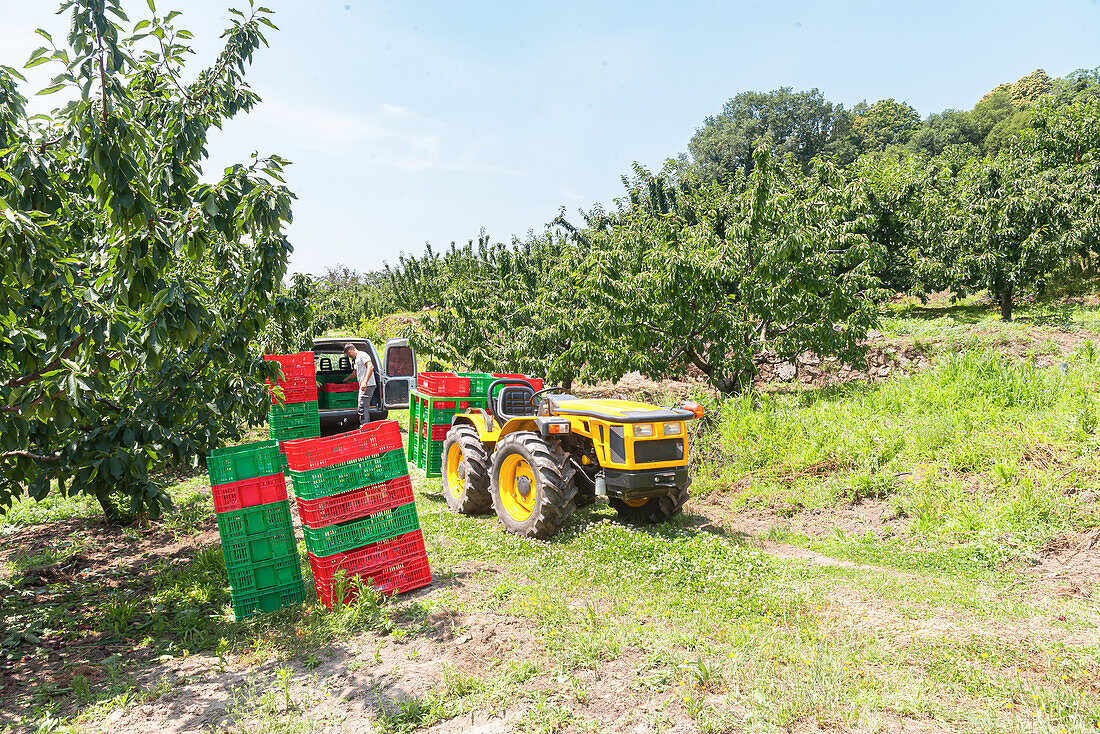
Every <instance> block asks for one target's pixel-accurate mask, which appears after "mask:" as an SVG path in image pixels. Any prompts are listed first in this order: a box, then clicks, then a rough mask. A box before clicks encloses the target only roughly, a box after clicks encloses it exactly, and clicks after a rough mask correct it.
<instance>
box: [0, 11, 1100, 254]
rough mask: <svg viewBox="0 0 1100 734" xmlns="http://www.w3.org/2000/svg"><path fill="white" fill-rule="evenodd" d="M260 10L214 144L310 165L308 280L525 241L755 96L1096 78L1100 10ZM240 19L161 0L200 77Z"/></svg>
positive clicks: (928, 102) (4, 47) (928, 90)
mask: <svg viewBox="0 0 1100 734" xmlns="http://www.w3.org/2000/svg"><path fill="white" fill-rule="evenodd" d="M265 4H266V5H268V6H269V7H271V8H272V9H273V10H275V11H276V15H275V22H276V23H277V24H278V25H279V27H280V29H281V30H280V31H279V32H272V33H270V34H269V41H270V43H271V48H269V49H264V50H262V51H261V52H260V53H259V54H258V55H257V57H256V59H255V63H254V65H253V67H252V69H251V70H250V71H249V79H250V82H251V84H252V86H253V88H254V89H255V90H256V91H257V92H258V93H259V94H260V95H261V96H262V97H263V98H264V100H265V103H264V105H262V106H261V108H259V109H258V110H256V111H254V112H253V113H252V114H251V115H249V116H247V117H243V118H238V119H237V120H234V121H232V122H230V123H229V124H228V125H227V127H226V129H225V130H224V131H222V132H218V133H216V134H215V135H214V138H213V142H212V146H211V155H212V161H211V165H212V166H217V167H219V168H220V167H221V166H224V165H227V164H229V163H231V162H233V161H236V160H245V159H246V158H247V156H248V155H249V154H250V153H251V152H252V151H253V150H259V151H260V152H264V153H266V152H275V153H279V154H280V155H283V156H284V157H287V158H289V159H290V160H291V161H292V162H293V165H292V166H291V167H290V169H288V182H289V185H290V186H291V188H292V189H293V190H294V191H295V193H297V195H298V197H299V198H298V201H297V203H296V205H295V222H294V224H293V226H292V228H291V237H292V240H293V242H294V246H295V252H294V255H293V256H292V260H291V266H292V269H294V270H300V271H305V272H313V273H320V272H322V271H323V269H324V267H325V266H331V265H336V264H340V263H342V264H345V265H348V266H350V267H353V268H356V269H358V270H369V269H373V268H377V267H380V266H381V265H382V263H383V261H389V262H391V263H392V262H394V261H395V260H396V258H397V255H398V254H399V253H401V252H406V253H419V252H420V251H422V249H423V246H424V243H425V242H431V243H432V244H433V245H434V246H444V245H446V244H448V243H450V242H451V241H452V240H456V241H459V242H465V241H466V240H468V239H471V238H476V237H477V235H478V233H479V232H480V230H481V229H482V228H484V229H485V230H486V231H487V232H488V233H489V234H490V235H491V236H492V237H493V238H494V239H498V240H507V239H509V238H510V237H511V236H512V235H513V234H516V235H519V236H521V237H522V236H523V235H525V234H526V232H527V231H528V230H530V229H536V230H537V229H540V228H541V227H542V226H543V224H544V223H545V222H547V221H549V220H550V219H552V218H553V217H554V216H555V215H556V214H557V212H558V210H559V208H560V207H565V208H566V210H567V211H568V212H569V213H575V212H576V211H577V209H578V208H581V207H583V208H587V207H590V206H591V205H592V204H594V203H596V202H609V201H610V200H611V199H612V198H614V197H616V196H618V195H619V194H620V191H621V183H620V177H621V176H622V175H623V174H624V173H627V172H629V170H630V166H631V163H632V162H633V161H638V162H640V163H642V164H644V165H647V166H650V167H660V165H661V164H662V163H663V161H664V160H665V159H666V158H669V157H672V156H675V155H677V154H678V153H680V152H681V151H683V150H685V149H686V147H687V142H688V140H689V138H690V137H691V135H692V133H693V132H694V130H695V129H696V128H697V127H698V126H699V125H700V124H701V123H702V121H703V118H705V117H706V116H707V115H709V114H714V113H716V112H718V111H719V110H720V109H721V107H722V104H723V103H724V102H725V101H726V100H727V99H729V98H730V97H732V96H733V95H735V94H737V93H738V92H741V91H745V90H769V89H774V88H776V87H779V86H792V87H794V88H795V89H809V88H811V87H817V88H819V89H820V90H821V91H822V92H823V93H824V94H825V96H826V97H827V98H829V99H831V100H833V101H835V102H841V103H843V104H845V105H847V106H851V105H854V104H856V103H857V102H859V101H860V100H863V99H867V100H869V101H874V100H876V99H880V98H883V97H895V98H897V99H904V100H906V101H907V102H909V103H910V104H912V105H913V106H914V107H916V108H917V110H918V111H919V112H920V113H921V115H922V116H926V115H928V114H929V113H931V112H938V111H941V110H943V109H945V108H950V107H956V108H970V107H971V106H973V104H974V103H975V102H976V101H977V100H978V99H979V98H980V97H981V96H982V95H983V94H984V93H985V92H986V91H988V90H989V89H991V88H992V87H993V86H995V85H996V84H998V83H1000V82H1003V81H1013V80H1015V79H1017V78H1019V77H1021V76H1023V75H1025V74H1027V73H1030V72H1031V71H1032V70H1033V69H1035V68H1037V67H1042V68H1044V69H1046V70H1047V72H1048V73H1050V74H1051V75H1052V76H1061V75H1063V74H1066V73H1067V72H1069V71H1072V70H1073V69H1076V68H1081V67H1089V68H1091V67H1096V66H1100V53H1098V44H1097V39H1100V4H1097V2H1096V1H1095V0H1063V1H1059V0H1053V1H1051V2H1043V3H1036V2H959V1H958V0H955V1H954V2H934V1H930V2H882V1H879V2H784V1H782V0H780V1H776V2H763V1H761V2H751V3H745V2H736V3H735V2H691V1H684V2H679V3H670V2H667V1H666V2H638V1H636V2H592V1H591V0H590V1H589V2H528V3H517V2H465V3H460V2H453V1H452V2H444V1H441V0H436V2H431V3H428V2H414V1H412V0H405V1H404V2H396V1H395V2H363V1H361V0H340V1H339V2H329V1H328V0H266V2H265ZM230 5H236V6H237V7H241V8H242V9H243V6H244V3H242V2H237V3H233V2H227V1H226V0H222V1H221V2H212V1H210V0H177V1H176V2H174V3H172V2H169V0H158V3H157V7H158V10H161V11H166V10H168V9H172V8H178V9H180V10H182V11H183V12H184V24H183V25H184V27H187V28H189V29H190V30H192V31H193V32H194V33H195V34H196V50H197V54H196V64H197V65H206V64H208V63H209V62H210V61H211V60H212V59H213V58H214V56H215V55H216V53H217V50H218V45H217V44H218V39H217V36H218V35H219V33H220V31H221V30H222V29H223V28H224V27H225V26H226V22H227V15H226V13H225V8H226V7H228V6H230ZM56 6H57V3H56V2H53V0H23V1H21V2H16V1H15V0H0V10H2V11H3V12H2V17H3V23H2V24H0V63H5V64H10V65H13V66H21V65H22V62H23V61H24V60H25V59H26V57H27V55H28V54H29V53H30V51H31V50H32V49H33V48H34V47H36V46H37V45H39V44H38V43H36V41H37V40H38V39H37V37H36V36H34V34H33V30H34V28H35V27H38V26H42V27H46V28H47V29H57V30H58V33H59V35H60V34H63V32H64V28H65V21H64V19H63V18H58V17H56V16H54V15H53V11H54V9H55V8H56ZM124 7H125V8H127V9H128V10H129V11H130V13H131V17H132V19H134V20H136V19H137V18H139V17H142V15H143V13H145V12H146V11H147V6H146V4H145V2H144V1H143V0H130V1H129V2H126V3H125V4H124ZM46 68H48V67H47V66H43V67H38V68H37V69H34V70H32V71H35V72H37V71H40V70H44V69H46ZM196 68H198V67H197V66H196ZM32 81H41V77H32ZM43 99H50V98H43Z"/></svg>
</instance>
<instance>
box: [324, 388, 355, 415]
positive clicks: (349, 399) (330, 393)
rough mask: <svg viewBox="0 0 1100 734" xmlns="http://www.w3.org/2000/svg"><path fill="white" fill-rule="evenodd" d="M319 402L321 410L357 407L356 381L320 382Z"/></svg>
mask: <svg viewBox="0 0 1100 734" xmlns="http://www.w3.org/2000/svg"><path fill="white" fill-rule="evenodd" d="M319 397H320V403H321V408H322V409H323V410H347V409H349V408H358V407H359V383H358V382H322V383H321V385H320V392H319Z"/></svg>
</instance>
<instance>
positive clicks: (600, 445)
mask: <svg viewBox="0 0 1100 734" xmlns="http://www.w3.org/2000/svg"><path fill="white" fill-rule="evenodd" d="M548 417H552V418H565V419H567V420H568V421H569V426H570V432H571V433H572V434H573V435H576V436H584V437H585V438H589V439H591V440H592V445H593V447H594V449H595V452H596V458H597V461H598V463H599V465H600V466H602V467H604V468H608V469H617V470H620V471H631V470H654V469H676V468H680V467H685V466H687V465H688V462H689V456H690V454H689V446H688V436H687V425H686V423H685V421H686V420H690V419H691V418H692V417H693V416H692V415H691V414H690V413H687V412H686V411H683V410H672V409H669V408H662V407H660V406H657V405H651V404H649V403H640V402H636V401H633V400H614V399H611V400H584V399H578V398H572V397H570V398H569V399H568V400H563V399H561V396H557V395H555V396H551V397H550V404H549V410H548ZM454 422H455V423H456V424H458V423H466V424H469V425H472V426H473V427H474V428H475V429H476V430H477V433H478V438H480V439H481V442H482V443H483V444H485V445H486V446H487V447H492V446H494V445H495V444H496V443H497V441H499V440H500V439H501V438H503V437H504V436H507V435H508V434H509V433H515V432H516V431H537V430H538V427H537V424H536V422H535V417H534V416H531V417H522V418H512V419H511V420H509V421H508V422H506V423H504V424H503V425H497V424H496V422H495V421H494V420H493V419H492V418H491V417H490V415H489V413H488V412H486V411H484V410H481V409H478V408H475V409H472V410H469V411H467V412H465V413H462V414H461V415H458V416H456V417H455V419H454Z"/></svg>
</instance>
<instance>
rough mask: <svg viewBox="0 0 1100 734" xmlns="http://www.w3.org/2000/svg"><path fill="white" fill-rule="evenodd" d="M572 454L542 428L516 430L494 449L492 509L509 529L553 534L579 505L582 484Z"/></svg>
mask: <svg viewBox="0 0 1100 734" xmlns="http://www.w3.org/2000/svg"><path fill="white" fill-rule="evenodd" d="M571 469H573V467H572V466H571V464H570V463H569V457H568V455H567V454H566V453H565V452H564V451H562V449H561V447H560V446H558V445H556V444H555V445H553V446H551V445H550V444H548V443H547V442H546V441H545V440H544V439H543V438H542V437H541V436H539V435H538V434H537V433H533V432H531V431H517V432H516V433H510V434H508V435H507V436H505V437H504V438H502V439H501V440H500V441H498V442H497V448H496V451H495V452H493V468H492V472H491V474H492V481H491V493H492V497H493V509H495V510H496V513H497V517H499V518H500V521H501V522H502V523H504V527H506V528H508V530H509V531H511V532H513V533H515V534H517V535H522V536H523V537H525V538H549V537H550V536H552V535H554V534H555V533H557V532H558V530H560V529H561V527H562V526H563V525H565V522H566V521H567V520H568V519H569V516H570V515H572V514H573V511H574V510H575V509H576V507H577V506H576V501H575V499H576V494H577V488H576V486H575V485H574V483H573V472H572V471H570V470H571Z"/></svg>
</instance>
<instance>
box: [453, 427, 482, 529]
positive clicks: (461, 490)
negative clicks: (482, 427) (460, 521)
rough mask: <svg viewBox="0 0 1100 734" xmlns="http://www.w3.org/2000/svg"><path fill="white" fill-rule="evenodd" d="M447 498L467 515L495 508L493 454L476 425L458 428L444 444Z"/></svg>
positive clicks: (457, 510)
mask: <svg viewBox="0 0 1100 734" xmlns="http://www.w3.org/2000/svg"><path fill="white" fill-rule="evenodd" d="M443 497H444V498H445V499H446V500H447V506H448V507H450V508H451V509H452V510H454V511H455V512H460V513H462V514H463V515H480V514H484V513H486V512H488V511H489V510H490V509H492V506H493V499H492V497H490V496H489V452H488V451H486V450H485V444H483V443H482V442H481V439H480V438H478V435H477V430H476V429H474V427H473V426H467V425H457V426H453V427H452V428H451V430H449V431H447V439H446V440H445V441H444V442H443Z"/></svg>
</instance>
